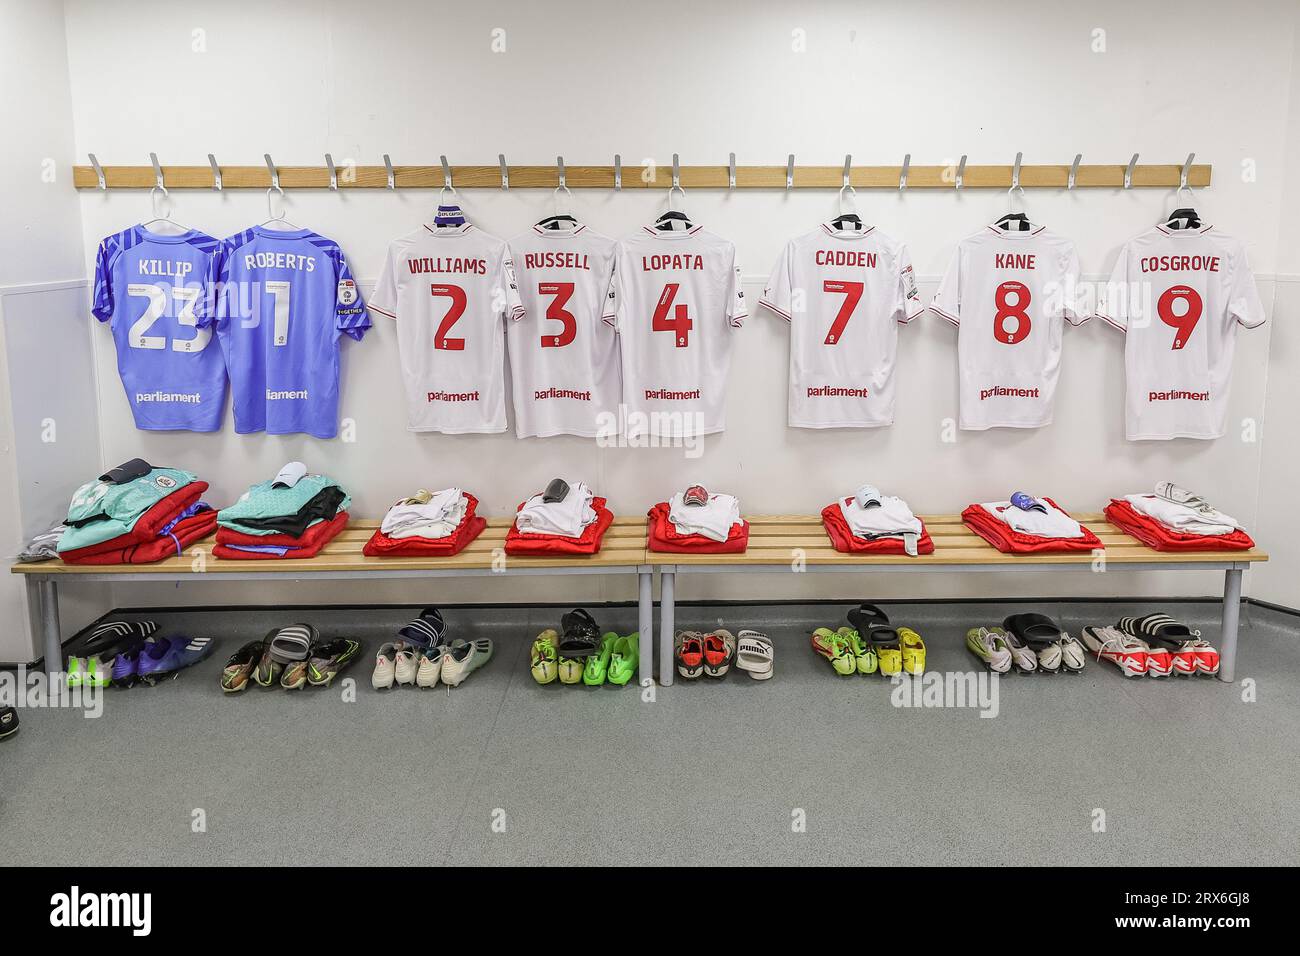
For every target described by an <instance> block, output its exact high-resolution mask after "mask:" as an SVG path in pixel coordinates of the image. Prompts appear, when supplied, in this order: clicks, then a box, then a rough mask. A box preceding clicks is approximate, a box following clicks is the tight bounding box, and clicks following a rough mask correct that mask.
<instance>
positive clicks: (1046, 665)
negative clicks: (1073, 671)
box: [1037, 641, 1062, 674]
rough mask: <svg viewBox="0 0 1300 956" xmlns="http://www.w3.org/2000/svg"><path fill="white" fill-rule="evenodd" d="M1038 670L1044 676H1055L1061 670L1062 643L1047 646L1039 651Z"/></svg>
mask: <svg viewBox="0 0 1300 956" xmlns="http://www.w3.org/2000/svg"><path fill="white" fill-rule="evenodd" d="M1037 654H1038V669H1039V670H1040V671H1042V672H1043V673H1044V674H1055V673H1057V672H1058V671H1059V670H1060V669H1061V656H1062V655H1061V642H1060V641H1053V642H1052V643H1051V644H1045V645H1044V646H1042V647H1040V648H1039V649H1038V651H1037Z"/></svg>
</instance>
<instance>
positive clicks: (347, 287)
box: [339, 279, 357, 305]
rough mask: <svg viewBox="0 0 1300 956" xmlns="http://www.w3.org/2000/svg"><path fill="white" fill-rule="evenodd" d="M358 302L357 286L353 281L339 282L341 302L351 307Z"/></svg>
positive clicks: (343, 280) (342, 280)
mask: <svg viewBox="0 0 1300 956" xmlns="http://www.w3.org/2000/svg"><path fill="white" fill-rule="evenodd" d="M356 301H357V284H356V283H355V282H354V281H352V280H351V279H340V280H339V302H340V303H342V304H343V305H351V304H352V303H353V302H356Z"/></svg>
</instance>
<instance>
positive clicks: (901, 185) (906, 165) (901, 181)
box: [898, 153, 912, 192]
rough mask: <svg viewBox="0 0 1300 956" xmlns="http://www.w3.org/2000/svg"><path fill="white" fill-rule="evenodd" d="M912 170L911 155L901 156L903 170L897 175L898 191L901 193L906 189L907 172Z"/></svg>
mask: <svg viewBox="0 0 1300 956" xmlns="http://www.w3.org/2000/svg"><path fill="white" fill-rule="evenodd" d="M911 168H912V154H911V153H906V154H904V156H903V168H902V169H901V170H900V171H899V173H898V189H899V192H902V191H903V190H904V189H906V188H907V171H908V170H909V169H911Z"/></svg>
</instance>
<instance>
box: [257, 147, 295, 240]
mask: <svg viewBox="0 0 1300 956" xmlns="http://www.w3.org/2000/svg"><path fill="white" fill-rule="evenodd" d="M262 158H263V159H264V160H266V168H267V170H268V171H269V172H270V173H271V188H270V189H268V190H267V191H266V215H267V219H266V221H265V222H262V223H260V225H262V226H266V227H270V228H274V229H283V230H285V231H287V232H290V231H293V230H295V229H298V228H300V227H299V226H295V225H294V224H293V223H291V222H290V221H289V220H288V219H286V218H285V217H284V190H283V189H281V188H280V170H278V169H277V168H276V166H275V163H274V162H273V161H272V160H271V154H270V153H263V154H262ZM272 193H279V194H280V214H279V215H276V213H275V207H274V205H273V204H272V202H271V194H272Z"/></svg>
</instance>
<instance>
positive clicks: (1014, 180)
mask: <svg viewBox="0 0 1300 956" xmlns="http://www.w3.org/2000/svg"><path fill="white" fill-rule="evenodd" d="M1024 156H1025V154H1024V153H1016V164H1015V165H1014V166H1012V167H1011V188H1012V189H1013V190H1015V189H1019V188H1020V161H1021V160H1022V159H1024Z"/></svg>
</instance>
